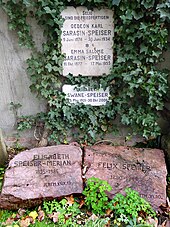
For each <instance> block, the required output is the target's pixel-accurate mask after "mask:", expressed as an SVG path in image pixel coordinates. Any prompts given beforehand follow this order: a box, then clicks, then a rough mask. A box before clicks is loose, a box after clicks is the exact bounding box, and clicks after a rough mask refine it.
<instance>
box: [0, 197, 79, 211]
mask: <svg viewBox="0 0 170 227" xmlns="http://www.w3.org/2000/svg"><path fill="white" fill-rule="evenodd" d="M71 195H75V196H79V195H81V193H76V194H75V193H72V194H70V195H68V194H67V195H63V196H62V197H48V198H39V199H30V200H29V199H27V200H22V199H19V198H16V197H15V196H12V195H2V194H0V209H4V210H18V209H19V208H32V207H36V206H39V205H42V203H43V202H44V201H51V200H53V199H56V200H61V199H62V198H64V197H66V196H71ZM11 201H12V202H11Z"/></svg>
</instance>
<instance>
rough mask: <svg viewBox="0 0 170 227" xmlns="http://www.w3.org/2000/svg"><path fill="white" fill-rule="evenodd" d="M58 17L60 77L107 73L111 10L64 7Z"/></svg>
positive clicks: (112, 29)
mask: <svg viewBox="0 0 170 227" xmlns="http://www.w3.org/2000/svg"><path fill="white" fill-rule="evenodd" d="M61 15H62V17H63V18H64V24H63V27H62V35H61V38H62V53H63V54H65V59H64V62H63V75H64V76H66V75H68V74H69V73H71V74H73V75H74V76H77V75H79V74H81V75H84V76H101V75H103V74H109V73H110V68H111V65H112V63H113V33H114V25H113V11H111V10H108V9H102V10H98V9H94V10H88V9H87V8H85V7H77V8H74V7H67V8H66V9H65V10H64V11H63V12H62V14H61Z"/></svg>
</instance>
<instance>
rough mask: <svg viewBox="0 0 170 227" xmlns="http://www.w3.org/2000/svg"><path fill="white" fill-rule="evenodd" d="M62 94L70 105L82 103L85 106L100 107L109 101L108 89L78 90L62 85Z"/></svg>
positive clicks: (86, 88) (71, 86)
mask: <svg viewBox="0 0 170 227" xmlns="http://www.w3.org/2000/svg"><path fill="white" fill-rule="evenodd" d="M63 92H64V93H65V94H66V98H67V99H68V100H69V102H70V103H75V104H76V103H84V104H85V105H92V106H101V105H106V102H108V101H109V88H106V90H103V89H102V88H100V89H98V90H92V89H91V88H88V87H85V88H79V89H77V88H76V87H75V86H74V85H68V84H66V85H64V86H63Z"/></svg>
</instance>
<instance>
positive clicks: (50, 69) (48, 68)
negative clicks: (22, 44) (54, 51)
mask: <svg viewBox="0 0 170 227" xmlns="http://www.w3.org/2000/svg"><path fill="white" fill-rule="evenodd" d="M45 68H46V69H47V70H48V72H51V71H52V69H53V67H52V65H51V64H50V63H48V64H47V65H46V66H45Z"/></svg>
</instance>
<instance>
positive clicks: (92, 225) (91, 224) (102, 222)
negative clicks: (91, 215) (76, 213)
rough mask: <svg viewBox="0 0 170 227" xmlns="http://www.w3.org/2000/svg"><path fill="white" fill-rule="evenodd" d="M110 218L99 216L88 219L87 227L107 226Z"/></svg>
mask: <svg viewBox="0 0 170 227" xmlns="http://www.w3.org/2000/svg"><path fill="white" fill-rule="evenodd" d="M108 221H109V218H97V219H96V220H87V221H86V223H85V225H84V226H85V227H105V226H107V224H108Z"/></svg>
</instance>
